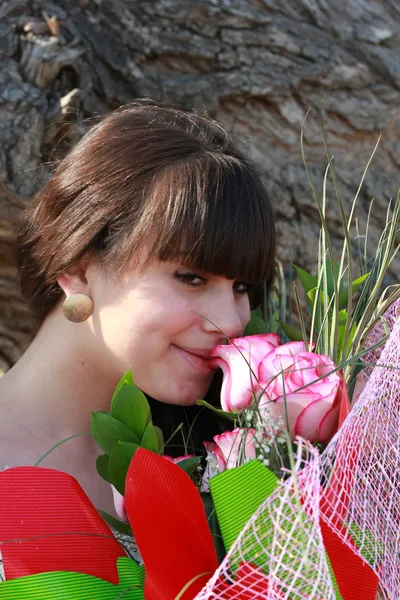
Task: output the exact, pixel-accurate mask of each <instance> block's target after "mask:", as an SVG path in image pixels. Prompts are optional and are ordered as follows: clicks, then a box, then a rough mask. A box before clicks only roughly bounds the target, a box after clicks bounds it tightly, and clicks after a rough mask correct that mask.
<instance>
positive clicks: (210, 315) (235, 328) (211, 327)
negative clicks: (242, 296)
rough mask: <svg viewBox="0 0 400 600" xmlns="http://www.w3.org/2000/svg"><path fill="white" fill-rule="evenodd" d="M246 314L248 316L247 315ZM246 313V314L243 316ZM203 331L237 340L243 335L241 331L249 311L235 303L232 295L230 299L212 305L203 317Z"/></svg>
mask: <svg viewBox="0 0 400 600" xmlns="http://www.w3.org/2000/svg"><path fill="white" fill-rule="evenodd" d="M247 312H248V315H247ZM244 313H246V314H244ZM203 316H204V317H205V318H203V329H204V330H205V331H207V332H210V333H211V332H218V333H219V334H220V335H221V332H222V334H224V335H225V336H226V337H228V338H237V337H240V336H241V335H242V334H243V330H244V328H245V326H246V323H247V321H248V320H249V318H250V309H248V311H247V310H246V307H244V306H243V305H241V303H239V302H237V301H235V298H234V296H233V294H232V297H231V298H229V299H228V298H226V297H225V299H224V301H222V302H218V303H217V302H215V303H213V305H212V307H210V310H208V311H207V315H203Z"/></svg>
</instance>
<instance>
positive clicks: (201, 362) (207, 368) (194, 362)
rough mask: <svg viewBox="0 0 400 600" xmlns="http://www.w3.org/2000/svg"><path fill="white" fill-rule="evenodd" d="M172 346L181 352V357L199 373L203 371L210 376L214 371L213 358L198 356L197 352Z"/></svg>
mask: <svg viewBox="0 0 400 600" xmlns="http://www.w3.org/2000/svg"><path fill="white" fill-rule="evenodd" d="M172 346H173V347H174V348H175V349H176V350H177V351H178V352H179V355H180V356H181V357H182V358H183V360H185V361H186V363H188V364H189V365H191V366H192V367H194V368H195V369H196V370H197V371H202V372H204V373H207V374H208V375H209V374H210V373H212V372H213V371H214V369H212V368H211V364H210V363H211V356H201V355H200V354H196V353H195V352H192V351H190V350H186V349H185V348H181V347H180V346H175V344H172ZM201 352H203V351H201ZM204 354H205V353H204Z"/></svg>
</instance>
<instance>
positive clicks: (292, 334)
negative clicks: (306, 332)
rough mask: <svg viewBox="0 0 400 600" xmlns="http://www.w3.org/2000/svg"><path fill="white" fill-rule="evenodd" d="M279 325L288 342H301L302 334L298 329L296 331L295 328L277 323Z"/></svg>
mask: <svg viewBox="0 0 400 600" xmlns="http://www.w3.org/2000/svg"><path fill="white" fill-rule="evenodd" d="M279 325H280V326H281V327H282V329H283V331H284V332H285V333H286V335H287V336H288V338H289V340H291V341H292V342H302V341H303V334H302V333H301V331H300V329H296V327H292V326H291V325H288V324H287V323H285V322H284V321H279Z"/></svg>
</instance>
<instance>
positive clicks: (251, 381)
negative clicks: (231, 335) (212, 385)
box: [211, 333, 280, 412]
mask: <svg viewBox="0 0 400 600" xmlns="http://www.w3.org/2000/svg"><path fill="white" fill-rule="evenodd" d="M279 344H280V340H279V336H278V335H277V334H275V333H266V334H262V335H249V336H247V337H243V338H236V339H233V340H232V343H230V344H226V345H220V346H216V347H215V348H214V349H213V350H212V352H211V356H212V357H213V358H212V359H211V366H212V367H213V368H218V367H220V368H221V369H222V371H223V373H224V379H223V383H222V389H221V406H222V408H223V409H224V410H226V411H229V412H238V411H240V410H242V409H244V408H247V407H248V406H249V405H250V404H251V401H252V398H253V393H252V389H253V388H254V389H256V388H257V378H258V367H259V364H260V362H261V361H262V359H263V358H264V357H265V356H266V355H267V354H268V353H269V352H271V350H273V349H274V348H276V347H277V346H279ZM252 386H253V387H252Z"/></svg>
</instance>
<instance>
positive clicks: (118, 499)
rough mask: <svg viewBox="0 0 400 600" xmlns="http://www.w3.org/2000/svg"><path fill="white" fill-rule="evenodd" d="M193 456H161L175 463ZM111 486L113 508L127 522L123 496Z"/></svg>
mask: <svg viewBox="0 0 400 600" xmlns="http://www.w3.org/2000/svg"><path fill="white" fill-rule="evenodd" d="M193 456H194V454H187V455H186V456H178V457H176V458H174V457H172V456H164V457H163V458H165V459H166V460H169V461H170V462H173V463H174V464H176V465H177V464H178V463H180V462H181V460H186V459H187V458H193ZM111 488H112V493H113V500H114V509H115V512H116V514H117V515H118V518H119V519H120V520H121V521H123V522H124V523H129V519H128V515H127V513H126V510H125V497H124V496H123V495H122V494H120V493H119V491H118V490H117V489H116V488H115V487H114V486H113V485H112V486H111Z"/></svg>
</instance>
